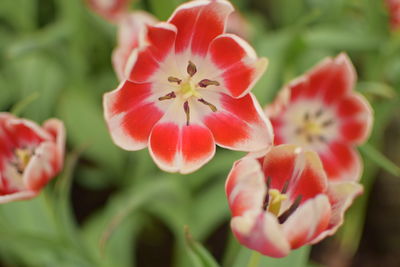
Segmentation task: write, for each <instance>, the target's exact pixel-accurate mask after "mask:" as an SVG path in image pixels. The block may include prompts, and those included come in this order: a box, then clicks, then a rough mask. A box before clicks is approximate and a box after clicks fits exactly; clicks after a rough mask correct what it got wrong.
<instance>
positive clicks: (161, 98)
mask: <svg viewBox="0 0 400 267" xmlns="http://www.w3.org/2000/svg"><path fill="white" fill-rule="evenodd" d="M175 97H176V95H175V92H174V91H172V92H171V93H168V94H166V95H165V96H162V97H159V98H158V100H160V101H163V100H168V99H172V98H175Z"/></svg>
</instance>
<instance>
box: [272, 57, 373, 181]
mask: <svg viewBox="0 0 400 267" xmlns="http://www.w3.org/2000/svg"><path fill="white" fill-rule="evenodd" d="M356 80H357V77H356V72H355V70H354V67H353V65H352V64H351V61H350V59H349V58H348V57H347V55H346V54H340V55H339V56H337V57H335V58H326V59H324V60H323V61H322V62H321V63H319V64H318V65H317V66H315V67H314V68H313V69H311V70H310V71H308V72H307V73H306V74H304V75H303V76H301V77H299V78H297V79H295V80H293V81H292V82H291V83H289V84H288V85H287V86H285V87H284V88H283V89H282V90H281V92H280V94H279V95H278V97H277V98H276V100H275V101H274V103H273V104H271V105H268V106H267V107H266V114H267V116H269V118H270V119H271V122H272V125H273V128H274V133H275V144H276V145H279V144H295V145H300V146H303V147H305V148H308V149H311V150H314V151H315V152H317V153H318V154H319V157H320V158H321V160H322V163H323V165H324V168H325V171H326V173H327V175H328V178H329V179H330V180H332V181H333V180H335V181H343V180H348V181H350V180H351V181H358V180H359V179H360V178H361V173H362V161H361V159H360V156H359V154H358V152H357V150H356V149H355V147H356V146H357V145H361V144H362V143H364V142H365V141H366V140H367V138H368V136H369V134H370V132H371V128H372V120H373V115H372V108H371V107H370V105H369V103H368V101H367V100H366V99H365V98H364V97H363V96H362V95H361V94H359V93H357V92H355V91H354V90H353V89H354V87H355V83H356Z"/></svg>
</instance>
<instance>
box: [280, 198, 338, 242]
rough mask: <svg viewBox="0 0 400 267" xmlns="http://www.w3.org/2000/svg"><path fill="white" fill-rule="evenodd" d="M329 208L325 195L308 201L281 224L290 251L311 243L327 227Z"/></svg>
mask: <svg viewBox="0 0 400 267" xmlns="http://www.w3.org/2000/svg"><path fill="white" fill-rule="evenodd" d="M330 217H331V206H330V204H329V199H328V197H327V196H326V195H322V194H321V195H318V196H317V197H316V198H313V199H309V200H308V201H306V202H305V203H304V204H302V205H300V207H299V208H298V209H297V210H296V211H295V212H294V213H293V214H292V215H291V216H290V217H289V218H288V219H287V221H286V222H285V223H283V225H282V227H283V232H284V234H285V236H286V238H287V239H288V240H289V243H290V246H291V248H292V249H296V248H299V247H301V246H302V245H305V244H307V243H309V242H310V241H312V240H313V239H314V238H315V237H317V236H318V235H319V234H320V233H321V232H323V231H324V230H325V229H326V227H327V226H328V225H329V220H330Z"/></svg>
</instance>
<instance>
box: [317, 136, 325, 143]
mask: <svg viewBox="0 0 400 267" xmlns="http://www.w3.org/2000/svg"><path fill="white" fill-rule="evenodd" d="M318 140H319V141H320V142H321V143H326V138H325V137H324V136H322V135H320V136H318Z"/></svg>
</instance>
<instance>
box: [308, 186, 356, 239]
mask: <svg viewBox="0 0 400 267" xmlns="http://www.w3.org/2000/svg"><path fill="white" fill-rule="evenodd" d="M362 192H363V187H362V185H361V184H359V183H356V182H331V183H329V188H328V197H329V202H330V203H331V206H332V214H331V218H330V220H329V225H328V227H327V228H326V230H325V231H323V232H322V233H321V234H320V235H318V236H317V237H316V238H315V239H314V240H312V241H311V243H312V244H315V243H317V242H319V241H321V240H322V239H324V238H325V237H327V236H330V235H333V234H334V233H336V231H337V229H338V228H339V227H340V226H341V225H342V224H343V220H344V213H345V212H346V210H347V209H348V208H349V207H350V206H351V204H352V203H353V201H354V199H355V198H356V197H357V196H359V195H360V194H362Z"/></svg>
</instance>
